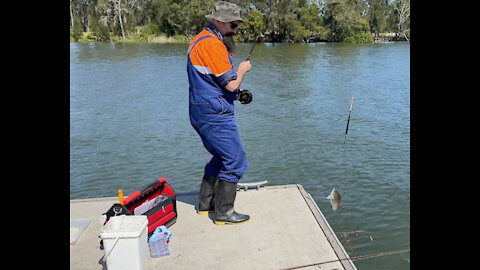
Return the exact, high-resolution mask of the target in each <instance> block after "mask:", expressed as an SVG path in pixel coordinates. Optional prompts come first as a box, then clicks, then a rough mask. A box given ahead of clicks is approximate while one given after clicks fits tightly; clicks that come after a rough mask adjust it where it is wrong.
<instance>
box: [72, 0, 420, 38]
mask: <svg viewBox="0 0 480 270" xmlns="http://www.w3.org/2000/svg"><path fill="white" fill-rule="evenodd" d="M217 1H218V0H70V40H71V41H79V40H88V41H124V42H127V41H144V42H151V41H152V40H155V39H156V38H157V39H158V38H159V37H164V38H168V39H171V40H174V41H176V42H188V41H189V40H190V39H191V38H192V37H194V36H195V35H196V34H198V33H199V32H200V31H201V30H202V29H203V28H204V27H205V25H206V23H207V19H206V18H205V15H207V14H210V13H211V11H212V9H213V6H214V4H215V3H216V2H217ZM228 2H234V3H236V4H237V5H239V6H240V7H241V16H242V18H243V19H244V22H243V24H241V25H240V28H239V33H238V35H236V36H235V42H252V41H254V40H255V39H256V38H258V37H259V36H262V41H265V42H318V41H326V42H347V43H368V42H373V40H374V39H375V38H378V37H380V36H381V34H382V33H393V34H392V35H391V36H390V37H391V39H393V40H408V39H409V37H410V0H317V1H315V0H259V1H247V0H236V1H228Z"/></svg>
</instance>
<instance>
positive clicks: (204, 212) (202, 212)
mask: <svg viewBox="0 0 480 270" xmlns="http://www.w3.org/2000/svg"><path fill="white" fill-rule="evenodd" d="M213 212H214V211H197V214H199V215H208V213H213Z"/></svg>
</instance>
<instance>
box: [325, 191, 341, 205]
mask: <svg viewBox="0 0 480 270" xmlns="http://www.w3.org/2000/svg"><path fill="white" fill-rule="evenodd" d="M341 197H342V196H340V193H339V192H338V191H337V190H336V189H335V188H334V189H332V192H330V195H328V197H327V199H329V200H330V204H331V205H332V209H333V210H337V209H338V208H341V207H342V203H341V202H340V200H341Z"/></svg>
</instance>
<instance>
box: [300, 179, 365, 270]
mask: <svg viewBox="0 0 480 270" xmlns="http://www.w3.org/2000/svg"><path fill="white" fill-rule="evenodd" d="M296 187H297V188H298V190H299V191H300V194H302V196H303V198H304V199H305V202H306V203H307V205H308V207H309V208H310V211H312V214H313V216H314V217H315V219H316V220H317V223H318V225H319V226H320V227H321V228H322V231H323V233H324V234H325V237H327V240H328V242H329V243H330V245H331V246H332V248H333V250H334V252H335V254H336V255H337V257H338V259H340V263H341V264H342V265H343V267H344V268H345V270H357V267H356V266H355V264H353V261H352V260H351V259H350V257H349V256H348V253H347V252H346V251H345V249H344V248H343V246H342V245H341V244H340V241H339V240H338V238H337V235H335V233H334V231H333V229H332V227H330V224H328V222H327V219H326V218H325V216H324V215H323V213H322V211H320V208H319V207H318V205H317V203H316V202H315V200H314V199H313V197H312V195H311V194H310V193H308V192H307V191H306V190H305V188H304V187H303V186H302V185H300V184H296Z"/></svg>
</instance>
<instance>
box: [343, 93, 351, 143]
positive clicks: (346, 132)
mask: <svg viewBox="0 0 480 270" xmlns="http://www.w3.org/2000/svg"><path fill="white" fill-rule="evenodd" d="M352 106H353V96H352V100H351V101H350V112H349V113H348V119H347V129H345V140H343V143H345V141H346V140H347V134H348V125H349V124H350V114H352Z"/></svg>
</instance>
